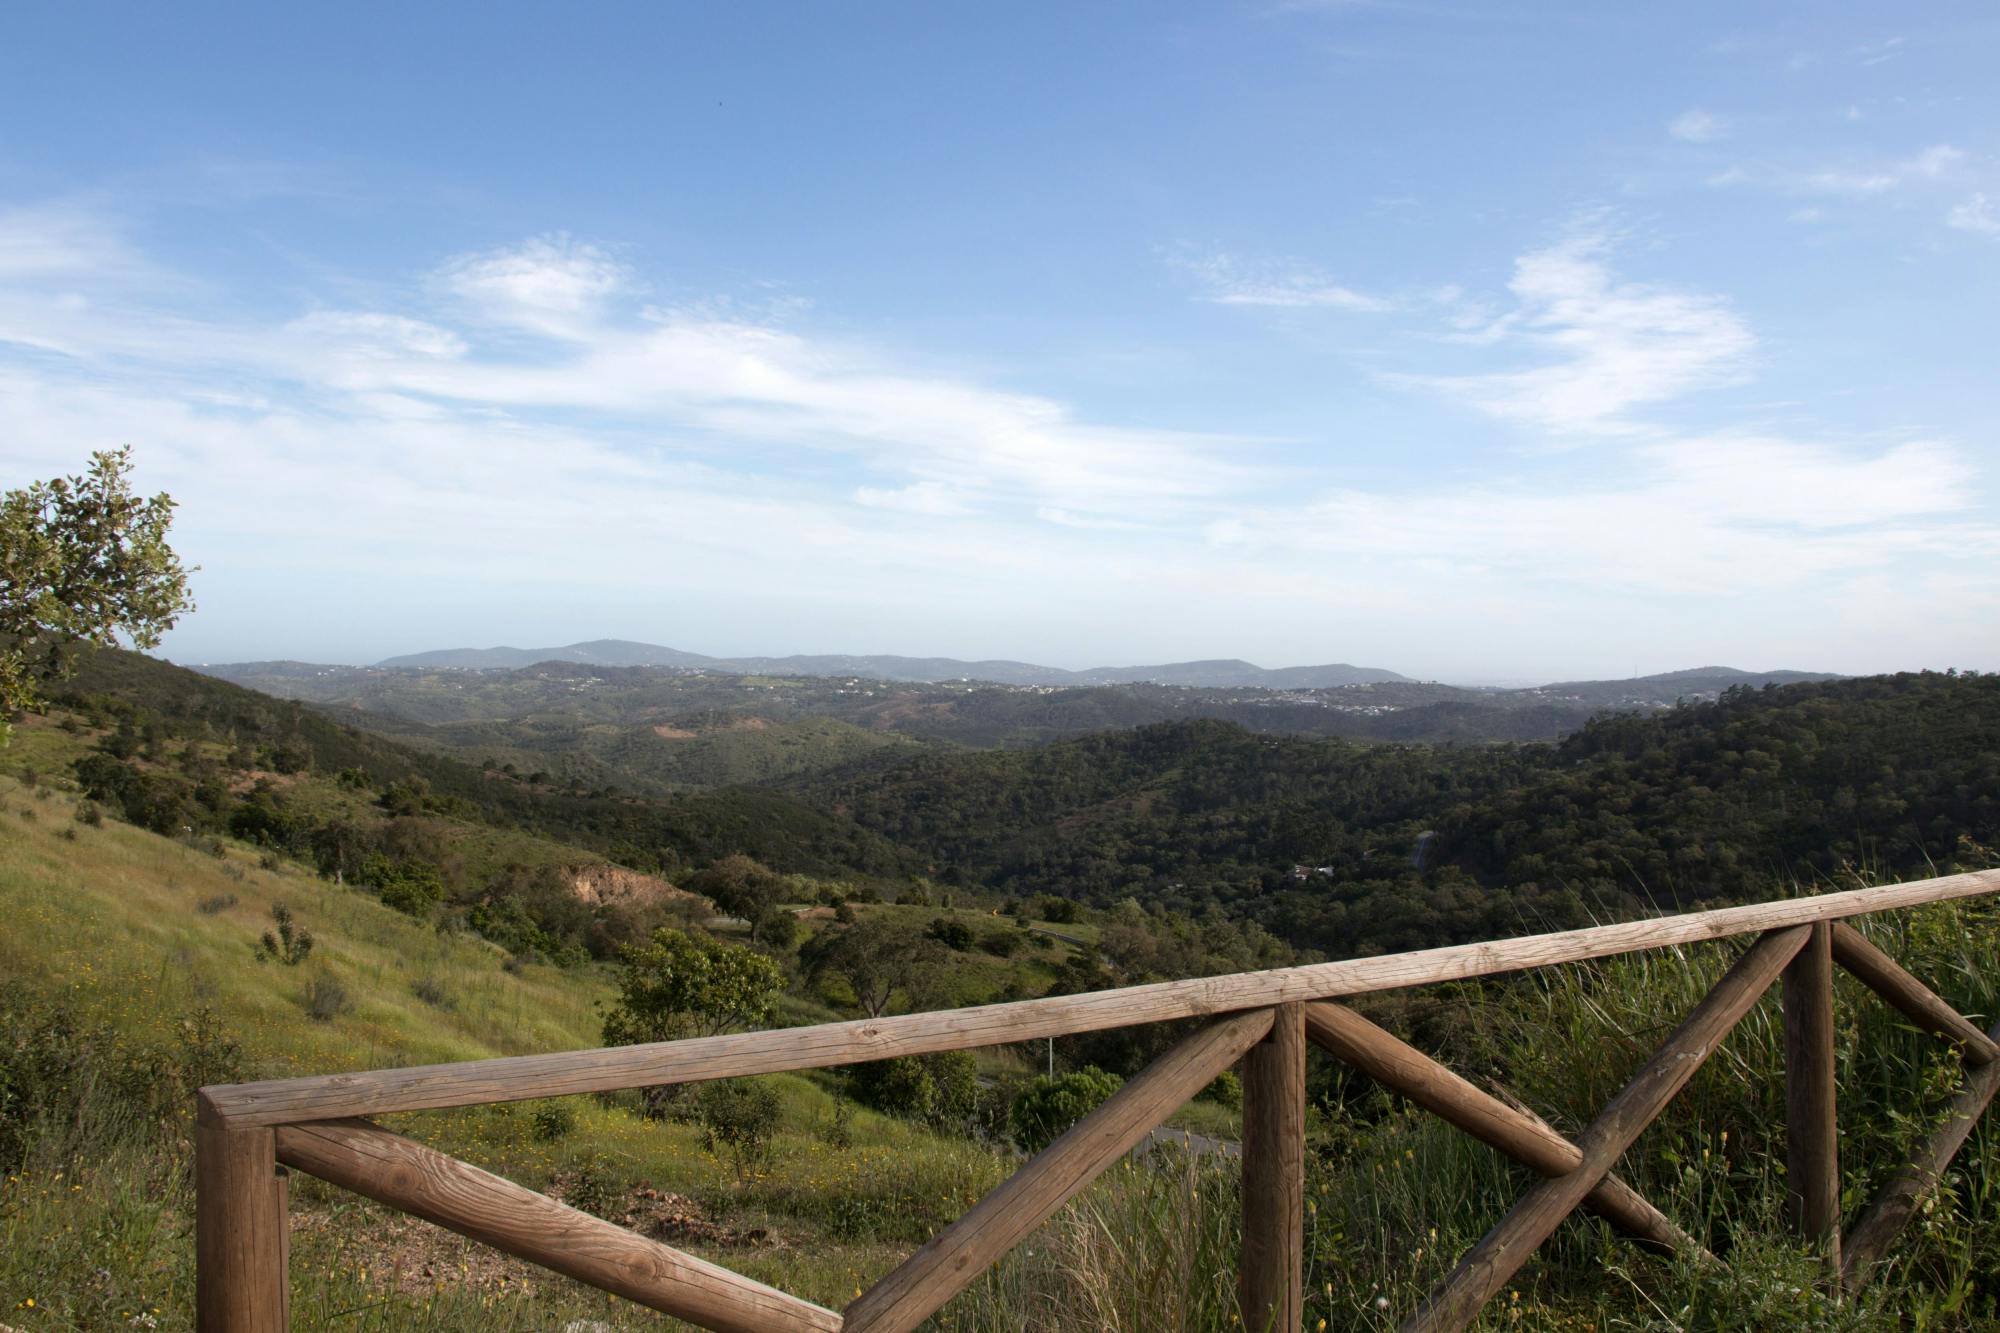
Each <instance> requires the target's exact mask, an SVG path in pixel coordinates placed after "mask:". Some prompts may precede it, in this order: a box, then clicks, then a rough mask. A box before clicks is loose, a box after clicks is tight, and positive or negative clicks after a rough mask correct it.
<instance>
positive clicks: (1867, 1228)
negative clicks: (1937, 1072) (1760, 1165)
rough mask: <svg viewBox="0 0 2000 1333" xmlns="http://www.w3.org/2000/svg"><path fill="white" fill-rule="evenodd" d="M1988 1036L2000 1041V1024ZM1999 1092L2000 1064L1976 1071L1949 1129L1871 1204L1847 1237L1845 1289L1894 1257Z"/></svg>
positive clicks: (1949, 1114) (1950, 1115)
mask: <svg viewBox="0 0 2000 1333" xmlns="http://www.w3.org/2000/svg"><path fill="white" fill-rule="evenodd" d="M1986 1035H1987V1036H1988V1037H1989V1038H1991V1039H1992V1040H1994V1041H2000V1023H1996V1024H1995V1025H1994V1026H1993V1027H1992V1028H1991V1029H1990V1030H1989V1031H1988V1032H1987V1033H1986ZM1996 1092H2000V1060H1996V1061H1992V1062H1990V1063H1987V1064H1984V1065H1981V1066H1979V1067H1978V1068H1976V1069H1973V1070H1972V1071H1970V1073H1969V1074H1968V1076H1967V1078H1966V1082H1965V1086H1964V1087H1963V1088H1962V1089H1960V1090H1959V1092H1958V1095H1957V1096H1955V1097H1953V1098H1952V1099H1951V1105H1950V1107H1949V1108H1948V1109H1947V1111H1946V1113H1945V1121H1944V1124H1943V1125H1941V1126H1940V1127H1939V1128H1938V1130H1937V1131H1936V1132H1935V1133H1934V1134H1932V1135H1931V1137H1930V1138H1929V1139H1927V1140H1925V1141H1924V1145H1923V1147H1922V1149H1921V1150H1920V1151H1919V1152H1918V1153H1917V1156H1916V1159H1915V1160H1914V1161H1912V1162H1911V1163H1910V1164H1909V1165H1908V1166H1906V1167H1904V1168H1903V1169H1902V1170H1901V1171H1898V1172H1897V1173H1896V1174H1895V1175H1893V1176H1891V1177H1889V1179H1888V1180H1887V1181H1885V1182H1884V1183H1883V1185H1882V1188H1881V1189H1880V1190H1878V1191H1877V1192H1876V1194H1875V1198H1874V1200H1873V1201H1872V1202H1871V1203H1870V1204H1869V1205H1868V1211H1867V1212H1865V1213H1863V1214H1862V1216H1861V1220H1860V1221H1859V1222H1857V1223H1855V1224H1854V1229H1853V1230H1852V1231H1850V1232H1848V1233H1847V1244H1846V1246H1845V1248H1844V1250H1843V1252H1842V1255H1841V1270H1840V1278H1841V1285H1842V1286H1844V1287H1846V1288H1847V1289H1848V1290H1850V1291H1856V1290H1859V1289H1860V1288H1861V1287H1862V1286H1864V1285H1866V1284H1867V1281H1868V1278H1869V1276H1870V1273H1871V1270H1872V1269H1873V1268H1874V1267H1875V1265H1876V1264H1878V1263H1880V1262H1881V1260H1882V1256H1883V1255H1884V1254H1886V1253H1888V1250H1889V1246H1890V1245H1891V1244H1892V1243H1893V1242H1894V1241H1895V1239H1896V1237H1897V1236H1898V1235H1899V1234H1901V1232H1902V1230H1903V1227H1904V1225H1905V1224H1907V1223H1908V1222H1909V1220H1910V1218H1911V1216H1912V1215H1914V1214H1915V1213H1916V1211H1917V1209H1918V1208H1919V1207H1920V1206H1921V1205H1922V1204H1923V1201H1924V1199H1925V1197H1926V1196H1928V1195H1929V1194H1930V1192H1931V1191H1932V1190H1933V1189H1935V1188H1937V1183H1938V1181H1939V1180H1940V1179H1941V1178H1943V1176H1944V1172H1945V1168H1946V1167H1948V1166H1950V1165H1951V1159H1952V1158H1954V1157H1956V1156H1957V1155H1958V1150H1959V1149H1960V1148H1962V1147H1964V1146H1965V1139H1966V1136H1967V1135H1969V1134H1971V1133H1972V1127H1973V1126H1974V1125H1976V1124H1978V1123H1979V1118H1980V1116H1982V1115H1984V1114H1985V1113H1986V1108H1987V1106H1988V1105H1990V1104H1991V1103H1992V1101H1993V1096H1994V1094H1995V1093H1996Z"/></svg>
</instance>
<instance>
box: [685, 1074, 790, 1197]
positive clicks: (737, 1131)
mask: <svg viewBox="0 0 2000 1333" xmlns="http://www.w3.org/2000/svg"><path fill="white" fill-rule="evenodd" d="M781 1110H782V1105H781V1103H780V1102H779V1100H778V1090H777V1089H776V1088H773V1087H771V1086H770V1085H769V1084H768V1083H766V1082H765V1081H764V1080H762V1079H755V1078H725V1079H722V1080H720V1081H718V1082H715V1083H705V1084H703V1085H702V1089H701V1092H700V1093H699V1094H698V1095H697V1096H696V1098H695V1120H696V1122H697V1123H699V1124H700V1125H701V1144H702V1147H703V1148H705V1149H706V1150H707V1151H709V1152H712V1153H715V1154H716V1155H717V1156H722V1155H724V1154H727V1156H728V1157H729V1164H730V1166H731V1167H732V1168H733V1169H734V1170H735V1172H736V1179H737V1181H738V1182H739V1183H741V1182H743V1181H747V1180H749V1179H750V1177H751V1176H752V1175H754V1174H756V1173H757V1172H758V1171H761V1170H762V1169H763V1168H764V1167H765V1166H766V1165H767V1164H768V1163H769V1162H770V1160H771V1136H772V1135H773V1134H775V1133H776V1132H777V1130H778V1122H779V1120H780V1119H781V1114H780V1113H781Z"/></svg>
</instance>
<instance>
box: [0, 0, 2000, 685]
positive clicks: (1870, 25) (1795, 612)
mask: <svg viewBox="0 0 2000 1333" xmlns="http://www.w3.org/2000/svg"><path fill="white" fill-rule="evenodd" d="M1996 63H2000V12H1996V11H1994V10H1993V9H1992V8H1991V7H1990V6H1985V5H1975V4H1937V5H1928V6H1923V7H1910V6H1896V5H1887V4H1879V5H1854V4H1819V5H1811V6H1783V7H1780V6H1759V7H1744V6H1736V5H1720V4H1688V5H1680V6H1625V5H1619V6H1606V5H1601V4H1576V5H1557V4H1548V5H1536V6H1514V5H1477V6H1464V7H1435V6H1431V5H1426V4H1408V5H1405V4H1398V3H1381V4H1369V3H1331V4H1211V5H1202V6H1177V5H1166V4H1133V5H1088V6H1079V5H1061V6H1042V7H1027V6H1006V7H978V8H975V7H972V6H965V5H909V6H892V5H798V6H778V5H742V6H703V7H694V6H666V5H659V4H634V5H615V4H597V5H590V6H572V7H564V8H561V9H558V8H556V7H551V6H525V5H479V6H470V5H466V6H445V5H437V6H400V5H398V6H373V7H371V6H367V5H356V4H349V5H342V6H338V7H335V6H323V7H315V8H314V9H311V10H309V9H308V7H306V6H248V5H244V6H226V7H225V6H205V5H199V4H179V5H174V6H157V5H146V6H142V5H136V4H135V5H97V6H84V5H35V6H30V5H16V6H10V7H8V8H7V9H6V10H5V11H4V13H0V474H4V480H5V482H6V484H8V485H14V484H19V483H20V482H22V481H25V480H27V479H29V478H32V477H36V476H43V475H49V474H52V473H54V472H57V471H69V470H74V469H76V468H77V467H78V466H80V464H81V461H82V459H83V457H84V455H85V454H86V453H87V451H88V450H90V449H92V448H98V447H105V446H108V445H112V444H117V443H130V444H131V445H133V446H134V448H135V451H136V453H137V456H138V459H139V471H140V480H141V484H142V485H145V486H147V487H149V488H165V489H169V490H171V491H172V493H173V494H174V496H175V497H176V499H177V500H179V501H180V503H181V506H182V507H181V509H180V512H179V516H178V519H177V523H176V530H177V533H178V534H179V541H178V544H179V546H180V547H181V548H182V550H183V551H184V553H185V554H186V555H187V556H188V558H190V559H191V560H193V561H196V562H198V563H199V564H200V565H201V566H202V569H201V572H200V574H199V575H198V576H197V579H196V591H197V595H198V598H199V601H200V610H199V611H198V612H197V613H196V614H195V615H194V616H193V617H191V618H189V619H188V620H187V621H186V622H185V624H184V626H183V627H182V628H180V629H178V630H176V631H175V632H174V633H173V634H172V635H171V636H170V637H169V639H168V641H167V644H166V648H165V651H166V652H167V653H168V654H169V655H171V656H173V657H175V658H176V659H178V660H184V661H203V660H207V661H219V660H230V659H243V658H253V657H274V656H285V657H300V658H307V659H313V660H326V661H361V660H372V659H374V658H377V657H381V656H384V655H387V654H390V653H394V652H403V651H411V650H416V649H422V648H430V647H439V646H447V645H458V644H482V645H483V644H491V643H498V642H507V643H514V644H521V645H539V644H545V643H546V644H553V643H561V642H568V641H571V640H575V639H579V638H587V637H598V636H617V637H629V638H638V639H647V640H652V641H656V642H663V643H670V644H673V645H675V646H678V647H682V648H687V649H691V650H696V651H705V652H712V653H725V654H726V653H777V652H793V651H821V652H834V651H842V652H906V653H922V654H950V655H954V656H963V657H982V656H1005V657H1016V658H1027V659H1032V660H1038V661H1044V662H1049V663H1052V664H1057V665H1067V666H1085V665H1094V664H1101V663H1122V662H1138V661H1158V660H1167V659H1178V658H1190V657H1209V656H1241V657H1248V658H1251V659H1253V660H1256V661H1259V662H1262V663H1265V664H1267V665H1281V664H1291V663H1300V662H1311V661H1326V660H1345V661H1354V662H1362V663H1367V664H1370V665H1381V666H1388V667H1392V668H1395V669H1398V670H1402V671H1405V672H1409V673H1412V674H1417V675H1422V676H1426V677H1439V678H1445V679H1459V680H1500V679H1531V678H1549V677H1559V676H1578V675H1624V674H1627V673H1629V672H1630V671H1632V670H1633V669H1634V668H1637V669H1639V670H1642V671H1651V670H1663V669H1670V668H1673V667H1679V666H1687V665H1694V664H1697V663H1702V662H1712V661H1726V662H1730V663H1733V664H1737V665H1744V666H1751V667H1773V666H1801V667H1816V668H1824V669H1832V670H1845V671H1866V670H1880V669H1896V668H1907V667H1918V666H1939V667H1941V666H1951V665H1956V666H1961V667H1978V668H1983V669H1994V668H2000V575H1996V573H1995V570H1996V569H2000V501H1997V500H1996V495H1997V494H2000V491H1996V486H2000V482H1996V478H1995V475H1994V474H1995V471H1996V466H2000V449H1996V445H1995V438H1996V437H1995V429H1996V426H1995V421H1996V410H1995V409H1996V407H2000V350H1997V349H2000V337H1996V315H2000V80H1996V79H1994V78H1993V77H1992V71H1993V69H1994V68H1995V67H1996Z"/></svg>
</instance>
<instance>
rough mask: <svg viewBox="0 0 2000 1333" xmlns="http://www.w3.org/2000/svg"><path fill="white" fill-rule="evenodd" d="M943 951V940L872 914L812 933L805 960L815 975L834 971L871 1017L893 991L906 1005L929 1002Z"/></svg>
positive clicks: (938, 977)
mask: <svg viewBox="0 0 2000 1333" xmlns="http://www.w3.org/2000/svg"><path fill="white" fill-rule="evenodd" d="M945 956H946V951H945V948H944V946H943V945H941V944H939V943H938V942H937V941H936V940H933V939H926V938H924V937H923V936H922V935H919V934H918V933H917V932H916V931H914V930H912V929H910V928H909V927H907V926H898V925H895V924H893V923H891V922H889V921H886V920H884V919H883V918H881V917H873V916H871V917H868V918H866V919H865V920H862V921H857V922H855V923H854V924H853V925H851V926H844V927H842V928H841V929H839V930H828V931H823V932H822V933H820V934H819V935H817V936H815V937H814V938H813V940H812V941H811V942H810V944H809V945H808V947H807V950H806V956H805V964H806V970H807V972H808V973H809V974H810V975H811V976H813V977H814V978H816V979H817V978H823V977H828V976H834V977H838V978H840V979H841V980H842V981H844V982H846V983H847V986H848V989H849V990H851V991H852V992H853V993H854V1002H855V1003H856V1004H858V1005H860V1006H861V1008H862V1009H863V1010H865V1011H866V1012H867V1014H868V1016H869V1017H870V1018H880V1017H881V1016H882V1014H883V1013H884V1011H886V1010H887V1009H888V1008H889V1006H890V1004H891V1003H893V1002H894V1001H895V1000H896V999H897V998H898V997H901V998H902V1000H903V1002H904V1004H905V1005H906V1006H907V1007H908V1008H911V1009H920V1008H923V1007H924V1006H925V1005H927V1004H930V1003H932V1002H934V1001H935V1000H936V999H937V998H938V992H939V989H940V982H941V980H942V979H943V976H944V970H945Z"/></svg>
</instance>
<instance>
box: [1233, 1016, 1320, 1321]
mask: <svg viewBox="0 0 2000 1333" xmlns="http://www.w3.org/2000/svg"><path fill="white" fill-rule="evenodd" d="M1305 1211H1306V1028H1305V1006H1304V1005H1299V1004H1285V1005H1279V1006H1278V1007H1277V1008H1276V1009H1273V1010H1272V1011H1271V1032H1270V1035H1269V1036H1267V1037H1265V1038H1264V1040H1262V1041H1260V1042H1258V1043H1257V1044H1256V1045H1255V1046H1252V1047H1251V1048H1250V1049H1249V1051H1248V1052H1246V1053H1245V1055H1244V1056H1243V1247H1242V1255H1241V1260H1240V1265H1239V1267H1238V1270H1237V1297H1238V1300H1237V1303H1238V1305H1239V1306H1241V1308H1242V1314H1243V1326H1244V1327H1245V1328H1246V1329H1248V1330H1250V1333H1291V1330H1293V1329H1296V1328H1298V1327H1299V1325H1300V1323H1301V1322H1302V1321H1303V1320H1304V1318H1305V1292H1304V1288H1303V1285H1302V1284H1303V1282H1304V1279H1305V1254H1306V1232H1305Z"/></svg>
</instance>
